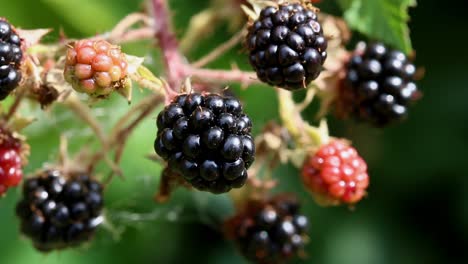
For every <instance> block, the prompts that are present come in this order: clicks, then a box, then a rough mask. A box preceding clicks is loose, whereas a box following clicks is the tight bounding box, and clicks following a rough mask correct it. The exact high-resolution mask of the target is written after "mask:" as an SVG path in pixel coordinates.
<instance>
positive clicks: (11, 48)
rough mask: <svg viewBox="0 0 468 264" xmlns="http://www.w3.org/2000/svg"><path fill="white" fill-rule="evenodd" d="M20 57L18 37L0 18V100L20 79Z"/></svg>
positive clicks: (21, 55)
mask: <svg viewBox="0 0 468 264" xmlns="http://www.w3.org/2000/svg"><path fill="white" fill-rule="evenodd" d="M22 58H23V51H22V50H21V39H20V37H19V36H18V34H16V31H15V29H14V28H13V27H12V26H11V25H10V23H8V22H7V21H6V20H3V19H1V18H0V101H1V100H3V99H5V98H6V97H7V96H8V94H9V93H10V92H11V91H13V89H15V88H16V86H18V84H19V82H20V81H21V72H20V70H19V67H20V63H21V59H22Z"/></svg>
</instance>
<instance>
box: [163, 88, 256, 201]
mask: <svg viewBox="0 0 468 264" xmlns="http://www.w3.org/2000/svg"><path fill="white" fill-rule="evenodd" d="M157 126H158V133H157V137H156V140H155V143H154V148H155V151H156V153H157V154H158V155H159V156H161V157H162V158H163V159H165V160H166V161H167V162H168V166H169V167H170V169H171V171H172V172H175V173H177V174H179V175H181V176H182V177H183V178H184V179H185V180H186V181H187V182H189V183H190V184H191V185H192V186H193V187H195V188H197V189H199V190H202V191H209V192H212V193H224V192H228V191H229V190H231V189H232V188H240V187H242V186H243V185H244V184H245V181H246V180H247V169H248V168H249V167H250V165H251V164H252V162H253V161H254V159H255V145H254V141H253V138H252V135H251V134H250V131H251V128H252V122H251V121H250V119H249V117H248V116H247V115H245V114H244V112H243V110H242V105H241V103H240V102H239V101H238V100H237V99H235V98H233V97H222V96H220V95H217V94H199V93H191V94H181V95H179V96H177V97H176V98H175V99H174V100H173V101H172V103H171V104H169V105H167V106H166V108H164V110H163V111H161V113H159V115H158V118H157Z"/></svg>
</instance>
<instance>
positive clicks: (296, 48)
mask: <svg viewBox="0 0 468 264" xmlns="http://www.w3.org/2000/svg"><path fill="white" fill-rule="evenodd" d="M248 31H249V32H248V35H247V39H246V45H247V49H248V51H249V61H250V64H251V65H252V67H253V68H254V69H255V71H256V72H257V76H258V78H259V79H260V80H261V81H263V82H265V83H268V84H270V85H274V86H279V87H282V88H285V89H288V90H297V89H301V88H305V87H306V86H307V85H308V84H309V83H310V82H311V81H312V80H315V79H316V78H317V77H318V76H319V74H320V72H321V70H322V65H323V63H324V62H325V59H326V57H327V52H326V49H327V40H326V39H325V37H324V36H323V30H322V26H321V25H320V23H319V22H318V21H317V15H316V13H315V10H310V9H309V8H308V7H305V6H303V5H300V4H297V3H296V4H281V5H279V6H278V7H273V6H269V7H266V8H264V9H263V10H262V11H261V13H260V17H259V18H258V19H257V20H256V21H254V22H253V24H252V25H251V26H250V27H249V29H248Z"/></svg>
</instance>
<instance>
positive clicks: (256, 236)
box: [228, 195, 308, 264]
mask: <svg viewBox="0 0 468 264" xmlns="http://www.w3.org/2000/svg"><path fill="white" fill-rule="evenodd" d="M299 209H300V206H299V203H298V202H297V201H296V200H295V199H294V198H292V197H289V196H285V195H279V196H276V197H274V198H273V199H271V200H269V201H266V202H264V201H261V202H257V201H255V202H250V203H248V204H247V209H246V211H245V212H242V213H241V214H239V215H238V216H236V217H234V218H233V219H232V220H231V223H232V224H231V225H232V226H229V227H228V228H232V229H233V237H234V239H235V242H236V244H237V246H238V248H239V249H240V251H241V253H242V254H243V255H244V256H245V257H246V258H248V259H249V260H251V261H253V262H255V263H262V264H263V263H265V264H266V263H268V264H275V263H283V262H284V261H286V260H288V259H290V258H292V257H294V256H296V255H297V254H298V253H300V252H302V250H303V248H304V246H305V244H306V242H307V239H308V237H307V229H308V219H307V217H305V216H304V215H301V214H300V213H299Z"/></svg>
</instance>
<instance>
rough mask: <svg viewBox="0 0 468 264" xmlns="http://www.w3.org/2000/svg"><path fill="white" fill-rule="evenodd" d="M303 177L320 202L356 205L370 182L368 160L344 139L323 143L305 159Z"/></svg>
mask: <svg viewBox="0 0 468 264" xmlns="http://www.w3.org/2000/svg"><path fill="white" fill-rule="evenodd" d="M302 178H303V181H304V184H305V185H306V187H307V188H308V189H309V190H310V191H312V193H313V194H314V195H316V198H317V200H318V201H319V202H323V203H325V204H340V203H346V204H354V203H356V202H358V201H360V200H361V199H362V198H363V197H364V195H365V194H366V189H367V187H368V185H369V176H368V175H367V165H366V162H365V161H364V160H363V159H362V158H361V157H360V156H359V155H358V153H357V151H356V150H355V149H354V148H353V147H350V146H348V145H347V144H346V143H345V142H344V141H342V140H334V141H331V142H330V143H328V144H325V145H323V146H322V147H320V149H319V150H318V151H317V153H315V155H313V156H311V157H309V158H308V159H306V161H305V162H304V165H303V167H302Z"/></svg>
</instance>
